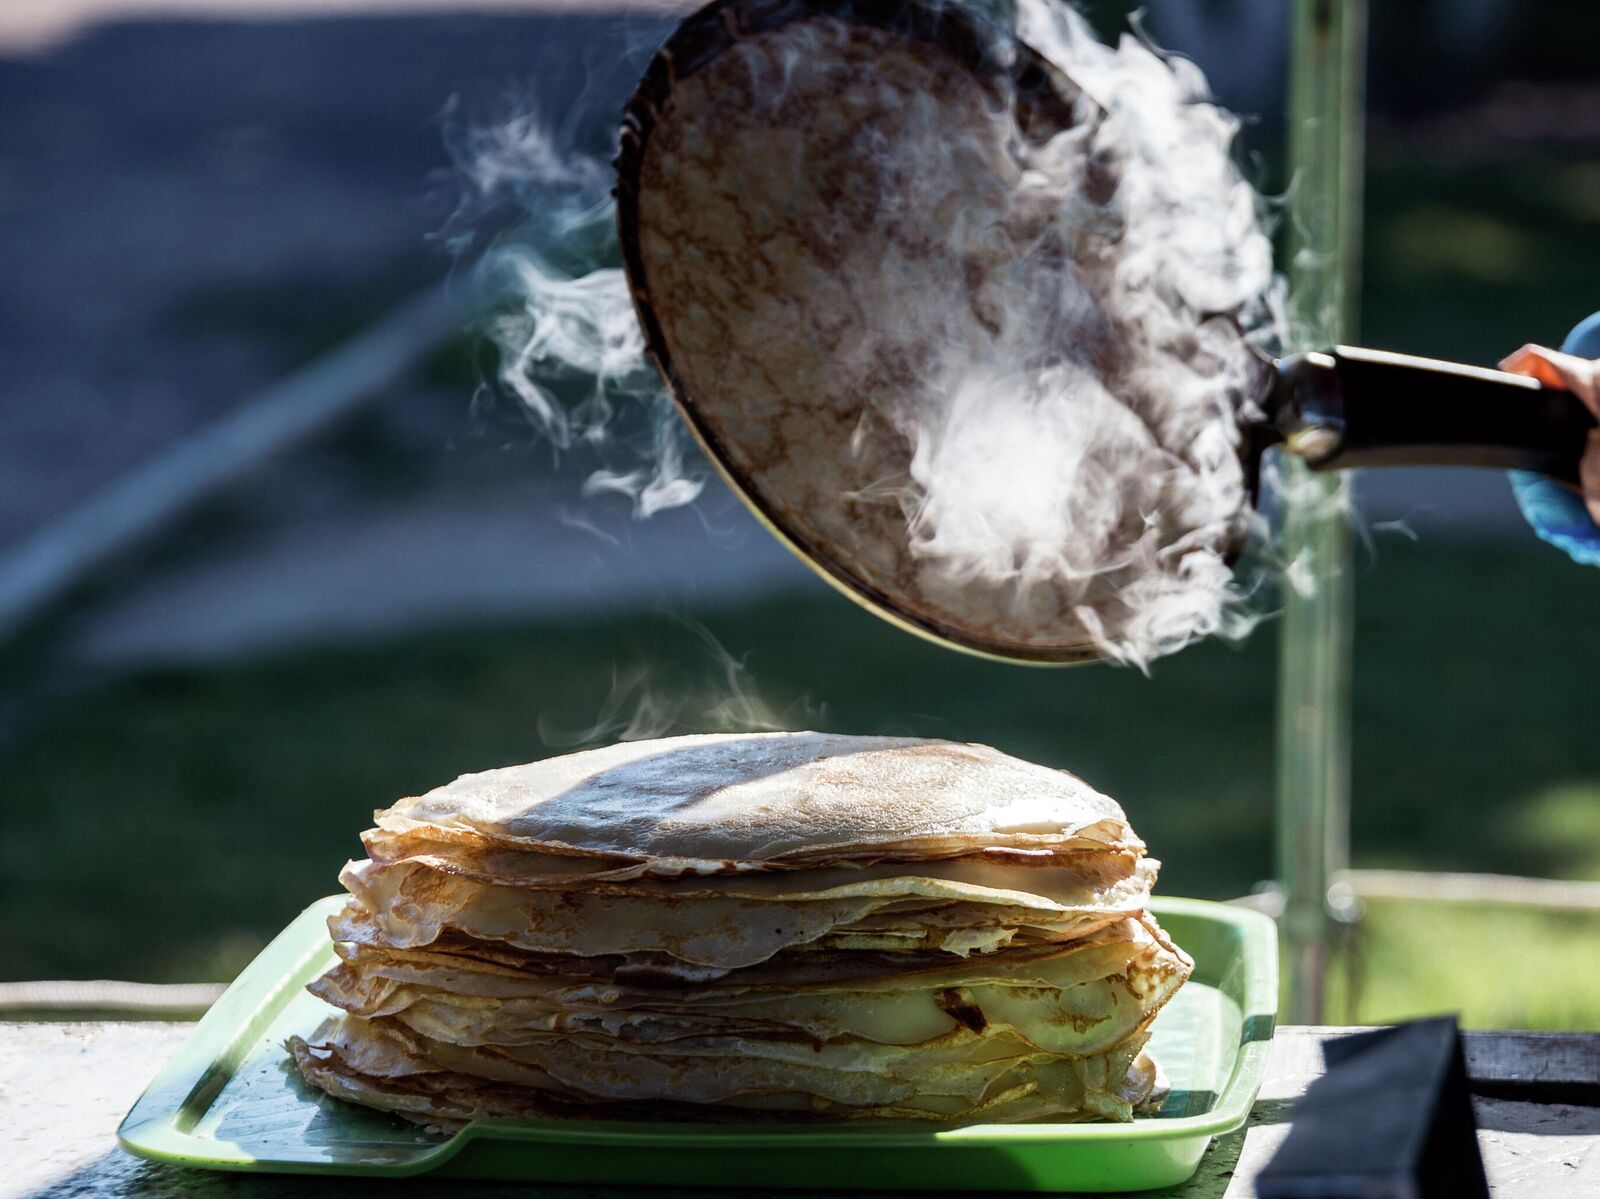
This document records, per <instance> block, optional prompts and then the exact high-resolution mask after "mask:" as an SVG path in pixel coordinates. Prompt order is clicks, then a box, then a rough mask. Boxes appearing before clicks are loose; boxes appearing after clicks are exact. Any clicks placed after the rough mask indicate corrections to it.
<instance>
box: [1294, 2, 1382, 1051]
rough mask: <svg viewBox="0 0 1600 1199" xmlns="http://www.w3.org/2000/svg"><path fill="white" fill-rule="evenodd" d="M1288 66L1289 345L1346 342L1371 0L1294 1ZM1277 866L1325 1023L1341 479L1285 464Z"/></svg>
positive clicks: (1300, 1018) (1334, 823)
mask: <svg viewBox="0 0 1600 1199" xmlns="http://www.w3.org/2000/svg"><path fill="white" fill-rule="evenodd" d="M1292 39H1293V41H1292V47H1291V52H1290V64H1289V114H1288V115H1289V120H1288V126H1289V180H1290V184H1289V185H1290V193H1289V195H1290V199H1289V229H1288V246H1287V251H1288V258H1287V259H1286V261H1287V264H1288V274H1289V285H1290V311H1289V315H1290V321H1291V339H1292V341H1293V343H1294V344H1293V345H1291V346H1290V348H1291V349H1305V348H1321V347H1325V346H1328V345H1332V344H1335V343H1337V342H1339V341H1342V340H1347V339H1349V338H1350V335H1351V332H1352V327H1353V323H1354V319H1355V299H1356V294H1357V289H1358V281H1357V272H1358V268H1359V261H1360V260H1359V250H1360V245H1361V180H1362V150H1361V144H1362V111H1363V108H1364V100H1365V87H1364V65H1365V64H1364V58H1365V48H1366V0H1295V4H1294V24H1293V30H1292ZM1282 479H1283V491H1284V518H1283V536H1282V546H1283V554H1284V558H1285V561H1286V562H1287V563H1288V570H1287V575H1286V581H1285V585H1284V589H1283V620H1282V633H1281V636H1282V642H1281V656H1280V665H1279V685H1278V769H1277V826H1278V827H1277V855H1278V861H1277V874H1278V879H1279V882H1280V885H1281V887H1282V889H1283V900H1284V911H1283V918H1282V922H1281V925H1280V930H1281V933H1280V935H1281V943H1282V950H1283V966H1284V978H1285V982H1286V987H1287V994H1286V996H1285V999H1286V1004H1285V1010H1284V1013H1283V1017H1284V1019H1285V1020H1286V1021H1288V1022H1289V1023H1294V1024H1317V1023H1321V1022H1323V1020H1324V1012H1323V999H1324V994H1325V988H1326V973H1327V965H1328V947H1329V942H1330V938H1331V933H1332V922H1331V914H1330V912H1329V907H1328V889H1329V884H1330V882H1331V880H1332V877H1333V875H1334V874H1335V873H1336V872H1337V871H1339V870H1342V869H1344V868H1345V867H1346V865H1347V864H1348V857H1349V822H1350V643H1351V624H1352V609H1353V605H1354V595H1353V591H1352V580H1351V571H1350V532H1349V525H1348V523H1347V520H1346V516H1347V511H1348V507H1349V483H1348V482H1347V481H1346V479H1345V478H1344V477H1343V476H1342V475H1339V474H1328V475H1314V474H1312V473H1311V472H1309V471H1307V470H1306V469H1305V468H1304V467H1303V466H1302V465H1301V464H1300V462H1299V461H1298V460H1295V459H1290V458H1288V457H1287V456H1285V459H1284V461H1283V462H1282Z"/></svg>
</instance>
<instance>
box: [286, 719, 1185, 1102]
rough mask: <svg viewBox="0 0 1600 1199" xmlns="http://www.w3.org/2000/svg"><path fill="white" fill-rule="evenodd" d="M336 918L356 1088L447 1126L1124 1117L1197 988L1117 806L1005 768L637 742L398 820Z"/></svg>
mask: <svg viewBox="0 0 1600 1199" xmlns="http://www.w3.org/2000/svg"><path fill="white" fill-rule="evenodd" d="M376 821H377V827H376V828H374V829H372V830H370V831H369V832H367V833H366V834H365V836H364V838H363V840H364V842H365V845H366V849H367V853H368V858H367V860H366V861H362V862H352V863H351V864H350V865H349V866H347V867H346V869H345V871H344V873H343V875H342V876H341V880H342V881H343V883H344V884H345V886H346V887H347V888H348V889H349V891H350V894H351V897H352V898H351V900H350V902H349V903H348V904H347V905H346V907H345V908H344V910H343V911H342V912H340V913H339V914H338V915H337V916H335V917H334V918H333V919H332V920H331V921H330V929H331V931H332V934H333V939H334V941H335V942H336V943H337V949H338V953H339V957H340V959H341V961H340V964H339V965H337V966H335V967H334V968H333V969H331V970H330V971H328V973H327V974H325V975H324V976H323V977H322V978H321V979H319V980H318V981H317V982H316V983H314V984H313V985H312V987H311V989H312V991H313V992H314V993H316V994H317V995H319V996H321V997H323V998H324V999H326V1000H328V1001H329V1002H330V1003H333V1004H335V1005H336V1006H338V1007H340V1008H342V1009H344V1012H345V1013H346V1014H344V1015H342V1016H339V1017H336V1018H334V1019H331V1020H329V1021H328V1022H327V1023H326V1024H324V1025H323V1027H322V1028H320V1029H318V1030H317V1032H316V1033H315V1034H314V1035H313V1036H312V1037H311V1038H310V1039H309V1040H301V1039H298V1038H297V1039H295V1040H294V1041H293V1042H291V1048H292V1050H293V1052H294V1054H295V1057H296V1060H297V1061H298V1063H299V1066H300V1068H301V1070H302V1072H303V1073H304V1074H305V1076H306V1077H307V1078H308V1079H310V1080H311V1081H312V1082H313V1083H315V1084H316V1085H317V1086H320V1087H322V1088H323V1089H324V1090H326V1091H328V1092H329V1093H330V1094H333V1095H336V1096H340V1097H343V1098H346V1099H351V1100H355V1101H357V1102H360V1103H365V1104H368V1105H371V1106H374V1107H380V1108H385V1109H388V1110H391V1111H396V1112H400V1113H402V1114H404V1115H407V1116H410V1117H412V1118H414V1119H418V1120H421V1121H424V1122H427V1123H434V1124H441V1125H450V1124H452V1123H454V1122H457V1121H462V1120H467V1119H471V1118H473V1117H475V1116H481V1115H493V1116H539V1115H549V1114H553V1113H554V1114H563V1115H573V1114H594V1115H603V1116H611V1117H620V1116H637V1115H643V1114H657V1115H667V1116H672V1117H674V1118H679V1117H696V1116H698V1117H722V1118H728V1117H730V1116H733V1117H737V1116H749V1115H751V1114H752V1113H754V1112H768V1113H772V1112H778V1113H810V1114H815V1115H820V1116H825V1117H851V1116H874V1117H896V1118H911V1117H915V1118H923V1119H936V1120H969V1119H973V1118H980V1117H981V1118H982V1119H985V1120H1016V1119H1029V1118H1036V1117H1042V1116H1049V1117H1052V1118H1056V1119H1093V1118H1106V1119H1120V1120H1127V1119H1130V1118H1131V1116H1132V1111H1133V1109H1134V1108H1135V1107H1137V1106H1138V1105H1140V1104H1142V1103H1146V1102H1149V1101H1150V1099H1151V1094H1152V1090H1153V1088H1154V1085H1155V1078H1156V1071H1155V1068H1154V1065H1153V1064H1152V1063H1151V1062H1150V1061H1149V1059H1148V1057H1146V1056H1145V1055H1143V1054H1142V1052H1141V1051H1142V1049H1143V1047H1144V1044H1145V1042H1146V1040H1147V1039H1148V1036H1149V1027H1150V1022H1151V1020H1152V1019H1153V1017H1154V1016H1155V1013H1156V1012H1157V1010H1158V1009H1159V1008H1160V1007H1161V1006H1162V1004H1164V1003H1165V1002H1166V1001H1167V1000H1168V999H1170V998H1171V997H1172V995H1173V993H1174V992H1176V991H1177V989H1178V988H1179V987H1180V986H1181V985H1182V984H1183V982H1184V980H1185V979H1186V978H1187V977H1188V975H1189V971H1190V969H1191V967H1192V963H1191V962H1190V960H1189V959H1188V957H1187V956H1185V955H1184V954H1183V952H1182V951H1181V950H1179V949H1177V948H1176V947H1175V946H1174V945H1173V944H1172V943H1171V941H1169V940H1168V939H1167V937H1166V936H1165V934H1163V933H1162V931H1161V929H1160V928H1159V927H1158V926H1157V924H1156V922H1155V920H1154V919H1153V918H1152V917H1151V916H1150V914H1149V912H1148V911H1147V910H1146V903H1147V900H1148V898H1149V893H1150V886H1151V884H1152V883H1153V882H1154V880H1155V875H1156V863H1155V862H1154V861H1153V860H1152V859H1150V858H1148V857H1146V856H1145V853H1144V844H1143V843H1142V842H1141V841H1140V840H1139V839H1138V838H1137V837H1136V836H1135V835H1134V833H1133V831H1132V829H1130V828H1129V827H1128V824H1127V821H1126V819H1125V818H1124V817H1123V814H1122V811H1121V809H1120V808H1118V806H1117V805H1116V804H1115V803H1114V802H1113V801H1111V800H1110V799H1108V798H1106V797H1105V796H1103V795H1101V794H1099V793H1097V792H1095V791H1094V790H1092V789H1091V788H1089V787H1088V786H1086V785H1085V784H1084V783H1082V782H1081V781H1079V780H1078V779H1076V778H1074V777H1072V776H1071V775H1068V774H1064V773H1061V772H1058V771H1054V770H1048V769H1046V768H1044V767H1041V766H1035V765H1032V764H1029V763H1027V762H1022V761H1019V760H1017V759H1015V758H1012V757H1008V756H1007V755H1005V754H1002V753H999V752H998V751H996V750H993V749H989V748H987V747H984V746H976V745H960V744H954V743H950V742H945V741H928V740H919V739H910V738H893V737H843V736H833V735H828V734H820V733H772V734H763V735H739V736H702V737H682V738H676V739H671V740H663V741H646V742H634V743H630V744H624V745H616V746H612V747H610V748H607V749H598V750H591V751H588V752H585V753H578V754H573V755H570V756H568V757H563V758H556V759H553V760H549V761H544V762H536V763H533V764H531V765H527V766H515V767H509V768H507V769H503V770H493V771H489V772H487V773H484V774H475V775H467V776H465V777H463V778H460V779H457V780H456V781H455V782H454V783H451V784H450V785H448V786H445V787H440V788H438V789H437V790H435V791H431V792H429V793H428V794H427V795H424V796H422V797H420V798H415V799H407V800H403V801H401V802H400V803H398V804H396V805H395V806H394V807H392V808H390V809H388V810H387V811H383V812H379V813H378V814H377V817H376Z"/></svg>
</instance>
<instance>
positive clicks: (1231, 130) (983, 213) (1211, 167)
mask: <svg viewBox="0 0 1600 1199" xmlns="http://www.w3.org/2000/svg"><path fill="white" fill-rule="evenodd" d="M1015 22H1016V25H1015V28H1016V32H1017V35H1018V37H1019V38H1020V40H1021V41H1023V42H1024V43H1026V44H1027V45H1029V46H1031V47H1033V48H1034V49H1035V50H1037V51H1039V52H1040V53H1041V54H1042V55H1043V56H1044V57H1045V58H1046V59H1048V60H1049V61H1050V62H1051V63H1053V64H1054V65H1055V66H1057V67H1058V68H1060V69H1061V70H1062V72H1064V73H1065V75H1066V76H1067V77H1068V78H1069V79H1070V80H1071V81H1072V83H1073V84H1075V85H1076V86H1077V87H1078V88H1079V89H1081V91H1082V92H1083V93H1084V95H1085V97H1086V98H1087V101H1088V102H1089V104H1090V105H1091V106H1092V112H1091V115H1090V117H1089V119H1087V120H1084V121H1082V122H1081V123H1078V124H1075V125H1073V126H1072V127H1071V128H1069V129H1067V130H1066V131H1064V132H1061V133H1059V134H1057V135H1055V136H1054V137H1052V138H1050V139H1048V140H1047V141H1045V142H1043V143H1042V144H1040V143H1039V142H1038V141H1037V140H1036V139H1030V137H1029V136H1028V135H1027V134H1026V133H1025V132H1024V130H1023V129H1022V128H1021V126H1020V123H1017V122H1018V118H1016V117H1015V116H1014V115H1012V114H1007V116H1006V118H1005V119H1006V120H1008V121H1011V122H1013V127H1012V128H1011V129H1010V130H1008V131H1007V133H1008V140H1009V141H1010V143H1011V145H1012V148H1013V153H1014V155H1015V156H1016V159H1017V162H1018V168H1019V169H1018V172H1017V174H1016V177H1015V181H1014V182H1013V183H1012V184H1011V187H1010V191H1009V194H1007V195H1005V196H1003V197H1001V198H996V197H995V195H994V193H993V191H992V190H990V191H987V192H985V191H983V190H981V189H978V188H974V189H973V200H974V203H973V204H972V205H971V206H970V207H969V209H968V213H969V216H968V219H967V220H966V221H964V222H960V223H956V224H954V225H953V226H952V227H951V231H950V236H951V237H952V238H954V239H959V238H962V237H965V238H968V239H969V244H967V245H965V246H959V245H958V247H957V249H958V251H961V250H965V251H966V253H965V254H964V255H963V254H961V253H959V252H958V253H957V254H955V255H953V256H952V260H953V261H955V262H962V261H963V259H964V260H965V261H968V262H970V261H973V260H988V261H992V260H993V249H992V242H993V230H994V229H996V228H1000V229H1005V230H1007V231H1008V234H1009V236H1011V237H1012V240H1013V241H1014V242H1015V244H1016V249H1015V251H1014V253H1013V255H1012V257H1011V258H1010V260H1007V261H1004V262H1001V263H1000V264H999V265H998V266H990V267H989V268H987V279H986V281H985V283H984V285H983V288H982V294H981V302H982V306H983V310H984V312H985V313H986V314H987V316H988V319H987V320H985V321H984V322H982V324H981V325H980V324H978V323H975V322H973V321H972V319H971V316H970V312H969V311H968V310H967V298H966V296H965V295H964V294H963V289H962V288H961V287H960V286H959V283H960V281H959V280H958V279H954V278H952V279H951V281H950V284H951V285H950V287H948V288H945V289H930V299H933V300H935V301H936V302H937V300H938V299H939V293H940V292H942V293H943V295H946V296H949V297H950V299H949V301H948V311H946V312H943V313H939V314H934V313H930V312H928V311H926V310H924V311H923V312H922V313H921V315H920V320H921V321H923V322H928V323H931V324H932V325H933V326H935V327H942V328H941V332H940V335H939V338H938V342H939V344H941V346H942V353H941V354H940V356H939V360H938V362H937V365H936V366H935V367H934V368H933V369H932V370H931V371H930V372H929V374H928V376H927V378H926V379H925V380H924V385H923V386H922V387H920V388H919V389H918V390H917V391H916V394H915V395H913V396H909V397H906V399H905V400H904V402H896V403H894V404H893V405H892V409H893V410H892V412H891V416H892V419H893V420H894V422H895V424H896V425H897V426H898V427H899V429H900V430H901V431H902V432H903V433H904V434H905V436H906V437H907V438H908V439H909V440H910V442H911V444H912V446H913V447H914V455H913V458H912V462H911V476H912V484H913V485H912V487H911V489H910V491H909V494H908V495H907V496H906V497H904V500H903V502H904V503H905V505H906V510H907V518H908V520H909V523H910V529H911V534H912V548H913V550H914V552H915V553H916V554H918V555H920V556H921V557H922V558H924V559H925V560H927V561H928V562H930V563H933V564H937V565H938V567H939V568H940V569H942V570H944V571H945V572H947V573H948V574H949V575H950V576H951V577H952V578H953V579H954V580H956V581H958V582H960V583H961V584H963V585H966V584H970V583H973V582H977V583H981V584H983V585H985V586H987V587H990V588H1002V589H1004V590H1005V591H1006V592H1007V593H1008V594H1010V595H1011V597H1012V598H1011V603H1012V604H1013V605H1014V606H1016V607H1017V608H1018V609H1020V610H1026V609H1028V608H1030V607H1031V606H1032V596H1033V594H1034V593H1035V592H1036V591H1038V590H1039V589H1041V588H1043V589H1046V590H1047V591H1048V592H1049V595H1048V597H1047V598H1048V605H1049V606H1055V605H1057V604H1058V603H1060V601H1061V599H1062V597H1065V598H1066V601H1067V603H1068V604H1070V605H1072V608H1071V610H1072V614H1073V616H1074V617H1075V618H1076V620H1077V621H1078V622H1079V623H1081V624H1082V626H1083V627H1084V628H1085V630H1086V631H1087V632H1088V633H1089V634H1090V635H1091V637H1093V638H1094V639H1095V640H1096V642H1097V644H1098V646H1099V648H1100V649H1101V651H1102V652H1104V653H1106V654H1107V655H1109V656H1112V657H1115V658H1117V659H1120V660H1122V661H1125V662H1129V663H1133V664H1136V665H1140V666H1143V665H1144V664H1146V663H1148V662H1149V660H1150V659H1152V658H1154V657H1157V656H1159V655H1162V654H1166V653H1170V652H1173V651H1174V650H1177V649H1180V648H1182V647H1183V646H1184V645H1187V644H1188V643H1189V642H1190V641H1192V640H1194V639H1196V638H1199V637H1204V636H1207V635H1212V634H1222V635H1225V636H1235V637H1237V636H1242V635H1243V634H1244V633H1246V632H1248V631H1249V629H1250V628H1252V627H1253V626H1254V624H1255V623H1256V621H1257V620H1258V619H1259V617H1258V615H1257V614H1256V613H1255V612H1253V611H1252V608H1251V605H1250V603H1249V602H1248V601H1249V596H1248V595H1247V594H1246V592H1247V590H1248V588H1249V584H1248V583H1241V582H1240V581H1239V579H1238V578H1237V577H1236V575H1235V572H1234V570H1233V568H1232V566H1231V564H1230V561H1229V550H1230V548H1232V547H1236V546H1237V545H1238V543H1239V539H1240V533H1241V529H1240V522H1241V521H1245V520H1248V519H1249V518H1250V517H1249V509H1248V506H1247V505H1246V502H1245V501H1246V490H1245V489H1246V480H1245V477H1244V473H1243V470H1242V468H1241V465H1240V461H1239V456H1238V452H1237V446H1238V444H1239V440H1240V423H1241V422H1242V421H1244V420H1247V419H1249V418H1250V417H1252V416H1255V415H1257V413H1256V411H1255V409H1254V407H1253V399H1252V396H1253V393H1254V391H1255V389H1256V388H1257V387H1258V385H1259V380H1260V378H1261V371H1262V367H1261V362H1260V360H1259V358H1258V357H1257V355H1256V354H1255V353H1254V352H1253V351H1252V350H1251V349H1250V348H1249V346H1248V345H1247V344H1246V341H1245V340H1244V339H1243V338H1241V336H1240V334H1241V331H1243V332H1245V333H1247V334H1248V335H1249V336H1250V337H1251V338H1253V339H1254V340H1255V341H1256V342H1257V343H1258V344H1260V345H1262V346H1263V348H1267V349H1271V348H1273V347H1275V345H1276V342H1277V340H1278V337H1279V330H1280V328H1281V320H1280V316H1279V308H1280V305H1279V302H1278V301H1279V284H1278V281H1277V277H1276V275H1275V273H1274V270H1273V266H1272V248H1271V243H1270V239H1269V237H1268V235H1267V232H1266V229H1265V227H1264V221H1263V206H1262V202H1261V199H1260V197H1259V196H1258V194H1257V193H1256V192H1255V191H1254V189H1252V188H1251V187H1250V185H1249V184H1248V183H1247V182H1246V181H1245V180H1244V179H1243V177H1242V176H1241V174H1240V172H1239V170H1238V167H1237V166H1236V164H1235V161H1234V158H1233V141H1234V137H1235V134H1236V132H1237V128H1238V126H1237V122H1236V120H1235V119H1234V118H1233V117H1232V116H1230V115H1229V114H1228V113H1226V112H1224V111H1223V110H1221V109H1220V108H1218V107H1217V106H1216V105H1215V104H1214V103H1212V102H1211V99H1210V95H1209V91H1208V89H1207V86H1206V83H1205V79H1204V77H1203V76H1202V75H1201V73H1200V71H1199V69H1198V68H1197V67H1195V66H1194V65H1193V64H1192V63H1189V62H1187V61H1184V60H1182V59H1175V58H1167V57H1164V56H1162V55H1161V54H1159V53H1157V52H1156V51H1155V50H1153V49H1152V48H1151V47H1150V46H1149V45H1147V44H1145V43H1144V42H1142V41H1141V40H1139V39H1138V38H1135V37H1133V36H1131V35H1130V36H1124V37H1123V38H1122V40H1121V42H1120V43H1119V44H1118V45H1117V46H1116V47H1111V46H1107V45H1105V44H1104V43H1102V42H1101V41H1099V40H1098V38H1096V37H1095V36H1094V34H1093V32H1092V31H1091V30H1090V29H1089V28H1088V26H1087V24H1086V23H1085V22H1084V21H1083V20H1082V19H1081V18H1080V17H1079V16H1078V15H1077V14H1076V13H1074V12H1073V11H1071V10H1070V9H1068V8H1066V7H1064V6H1062V5H1060V4H1054V3H1049V2H1048V0H1018V4H1017V6H1016V17H1015ZM926 136H927V137H928V138H929V139H940V138H947V137H949V133H948V131H947V130H944V129H929V130H927V131H926ZM913 140H916V139H913ZM907 152H909V153H915V154H926V153H927V152H928V151H927V150H926V149H925V148H924V147H920V146H917V145H915V144H912V145H909V146H908V147H907ZM1041 212H1043V213H1046V214H1047V216H1046V217H1045V218H1044V219H1043V220H1041V219H1040V217H1039V214H1040V213H1041ZM974 214H975V215H974ZM979 218H981V219H979ZM1017 230H1023V231H1025V232H1026V233H1027V234H1028V236H1023V237H1017V236H1016V231H1017ZM1063 247H1067V250H1066V252H1065V253H1063Z"/></svg>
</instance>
